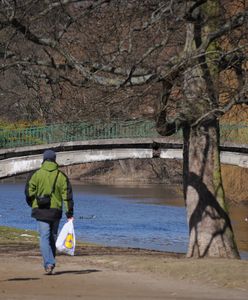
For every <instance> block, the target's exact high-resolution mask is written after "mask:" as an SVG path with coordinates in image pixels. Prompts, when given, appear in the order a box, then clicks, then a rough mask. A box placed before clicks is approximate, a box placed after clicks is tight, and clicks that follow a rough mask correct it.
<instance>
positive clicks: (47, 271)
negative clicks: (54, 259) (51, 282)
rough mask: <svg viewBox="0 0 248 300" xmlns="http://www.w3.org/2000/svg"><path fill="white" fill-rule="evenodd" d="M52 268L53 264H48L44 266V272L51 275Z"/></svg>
mask: <svg viewBox="0 0 248 300" xmlns="http://www.w3.org/2000/svg"><path fill="white" fill-rule="evenodd" d="M53 269H54V266H53V265H48V266H47V267H46V268H45V271H46V274H47V275H52V274H53Z"/></svg>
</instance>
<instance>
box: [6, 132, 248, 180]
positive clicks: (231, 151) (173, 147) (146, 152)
mask: <svg viewBox="0 0 248 300" xmlns="http://www.w3.org/2000/svg"><path fill="white" fill-rule="evenodd" d="M48 148H49V149H53V150H55V151H56V152H57V162H58V164H59V165H60V166H68V165H75V164H81V163H88V162H97V161H107V160H120V159H145V158H164V159H182V143H181V142H180V140H179V139H176V138H159V137H157V138H116V139H113V138H112V139H98V140H89V141H73V142H61V143H50V144H42V145H33V146H23V147H15V148H7V149H0V178H7V177H11V176H15V175H18V174H23V173H27V172H30V171H33V170H36V169H38V168H39V167H40V165H41V163H42V153H43V152H44V150H45V149H48ZM220 150H221V162H222V163H223V164H232V165H237V166H240V167H244V168H248V145H245V144H244V145H242V144H234V143H225V144H222V145H221V147H220Z"/></svg>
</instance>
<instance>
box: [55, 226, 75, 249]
mask: <svg viewBox="0 0 248 300" xmlns="http://www.w3.org/2000/svg"><path fill="white" fill-rule="evenodd" d="M75 246H76V237H75V231H74V226H73V220H69V221H68V222H66V223H65V224H64V226H63V227H62V229H61V231H60V233H59V235H58V238H57V241H56V248H57V250H58V251H59V252H63V253H66V254H69V255H74V252H75Z"/></svg>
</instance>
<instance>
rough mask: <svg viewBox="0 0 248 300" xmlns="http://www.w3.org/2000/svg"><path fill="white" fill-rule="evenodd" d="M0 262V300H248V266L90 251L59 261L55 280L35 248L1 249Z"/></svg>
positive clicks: (98, 249)
mask: <svg viewBox="0 0 248 300" xmlns="http://www.w3.org/2000/svg"><path fill="white" fill-rule="evenodd" d="M1 248H2V247H1ZM0 261H1V263H0V299H1V300H2V299H3V300H41V299H42V300H50V299H51V300H73V299H85V300H88V299H89V300H96V299H97V300H98V299H106V300H122V299H132V300H136V299H137V300H138V299H139V300H140V299H141V300H142V299H149V300H153V299H173V300H174V299H178V300H179V299H183V300H187V299H205V300H207V299H209V300H210V299H215V300H219V299H223V300H224V299H225V300H228V299H232V300H233V299H235V300H239V299H240V300H241V299H248V296H247V295H248V261H233V260H230V261H229V260H197V261H196V260H188V259H184V258H182V257H181V256H180V255H173V254H165V253H163V254H162V253H156V252H149V251H142V250H133V249H125V250H121V249H118V248H104V247H89V248H88V247H87V248H81V249H78V251H77V255H76V256H74V257H69V256H64V255H60V256H58V257H57V267H56V273H55V275H53V276H47V275H44V274H43V269H42V267H41V258H40V256H39V252H38V250H37V248H36V247H33V248H32V247H30V249H28V248H25V249H24V248H22V247H20V248H18V247H17V246H15V248H14V247H12V248H11V249H7V248H5V249H4V248H2V251H1V254H0ZM241 273H242V274H241Z"/></svg>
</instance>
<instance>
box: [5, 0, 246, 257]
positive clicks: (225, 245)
mask: <svg viewBox="0 0 248 300" xmlns="http://www.w3.org/2000/svg"><path fill="white" fill-rule="evenodd" d="M247 23H248V3H247V1H246V0H237V1H230V0H219V1H216V0H195V1H181V0H164V1H162V0H144V1H138V0H121V1H118V0H98V1H90V0H89V1H77V0H60V1H58V0H57V1H56V0H54V1H53V0H48V1H38V0H36V1H31V0H20V1H14V0H13V1H11V0H8V1H7V0H6V1H3V0H2V1H1V8H0V36H1V44H0V61H1V65H0V72H1V78H2V80H1V83H0V92H1V95H3V96H2V97H4V99H5V102H3V101H2V100H1V99H3V98H2V97H1V98H0V102H1V103H5V104H4V105H6V99H8V100H10V101H12V102H13V103H14V104H15V100H14V98H15V97H14V94H13V93H15V92H16V90H15V87H11V86H10V85H11V83H10V82H9V80H8V78H18V82H17V87H18V91H19V93H23V94H24V95H25V94H26V95H27V99H25V100H26V102H25V101H21V103H24V104H22V105H26V106H27V107H28V105H31V106H32V109H34V108H35V107H38V108H39V109H40V114H41V113H43V114H44V113H45V115H46V118H48V119H49V118H55V116H57V117H59V116H64V117H65V119H66V118H67V119H68V116H72V117H73V116H74V117H77V118H82V117H86V116H87V114H88V115H89V116H90V115H92V114H94V113H95V116H96V115H97V116H98V117H101V116H104V117H105V118H106V116H108V117H109V118H112V117H118V116H121V117H125V118H126V117H127V116H132V117H135V116H136V115H137V110H138V107H142V109H144V110H145V106H148V105H150V107H149V110H150V114H153V115H154V117H156V120H157V129H158V131H159V132H160V133H161V134H162V135H170V134H173V133H175V131H177V130H178V129H180V128H181V129H182V130H183V140H184V197H185V204H186V208H187V214H188V224H189V247H188V253H187V256H188V257H228V258H234V257H235V258H238V257H239V254H238V250H237V247H236V244H235V240H234V236H233V231H232V226H231V222H230V219H229V216H228V212H227V208H226V205H225V196H224V191H223V187H222V179H221V172H220V159H219V118H220V117H221V116H222V115H224V114H225V113H227V112H228V111H230V110H231V108H232V107H233V106H235V105H243V106H247V103H248V100H247V88H248V84H247V82H248V81H247V67H248V65H247V46H248V43H247V42H248V37H247ZM8 91H9V94H7V93H8ZM159 95H160V96H159ZM32 97H34V98H32ZM20 98H21V97H20ZM20 98H19V96H18V99H20ZM34 99H36V101H34ZM50 99H53V101H54V103H50V101H49V100H50ZM16 103H18V101H17V102H16ZM34 103H35V105H34ZM37 104H39V105H37ZM65 107H66V108H67V109H66V110H65V109H64V108H65ZM155 108H156V113H155ZM135 110H136V112H135ZM96 111H97V114H96ZM26 112H27V114H29V113H30V112H29V111H28V109H27V110H26ZM86 112H87V113H86ZM67 113H68V114H67ZM74 114H75V115H74ZM36 115H37V112H36Z"/></svg>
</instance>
